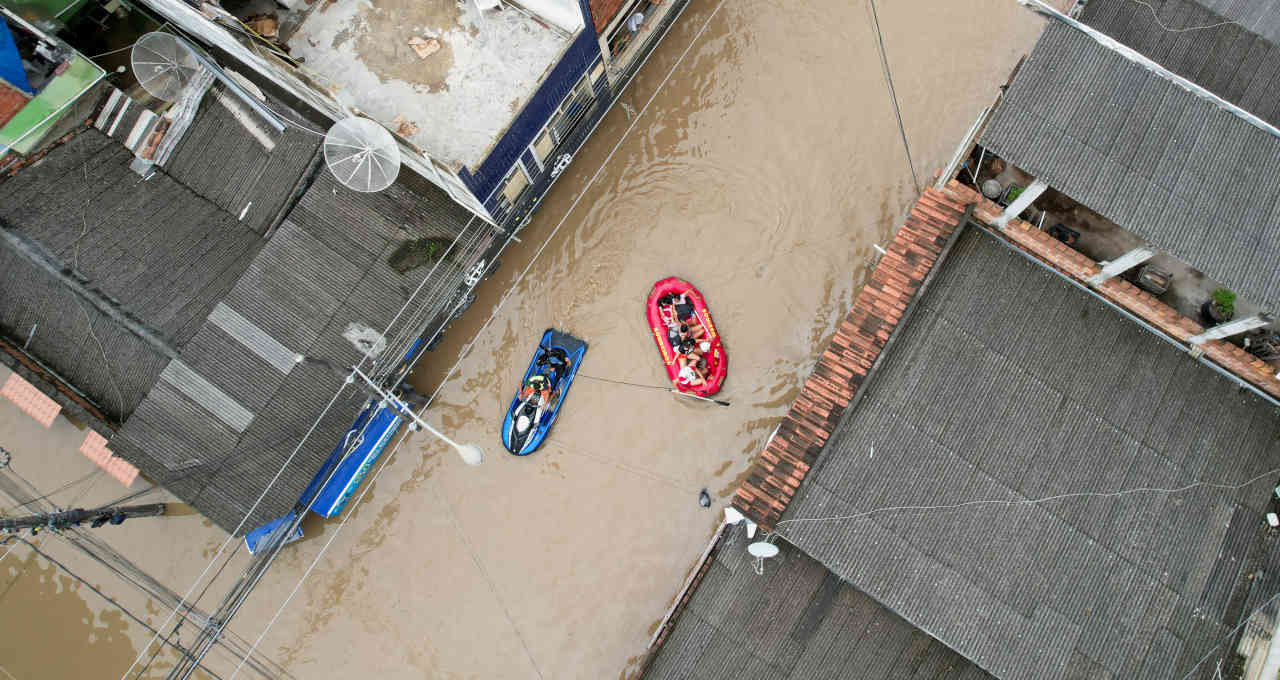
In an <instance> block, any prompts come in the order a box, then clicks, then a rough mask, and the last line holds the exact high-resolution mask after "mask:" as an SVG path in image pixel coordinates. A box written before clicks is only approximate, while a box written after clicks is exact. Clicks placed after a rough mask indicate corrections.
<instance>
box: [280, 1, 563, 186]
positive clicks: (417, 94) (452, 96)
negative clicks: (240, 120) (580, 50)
mask: <svg viewBox="0 0 1280 680" xmlns="http://www.w3.org/2000/svg"><path fill="white" fill-rule="evenodd" d="M415 37H419V38H423V39H424V40H430V39H431V38H434V39H436V40H438V41H439V43H440V48H439V50H438V51H436V52H435V53H434V54H431V55H429V56H427V57H425V58H419V56H418V55H417V53H415V52H414V50H413V48H412V47H411V46H410V45H409V40H410V39H412V38H415ZM568 44H569V37H567V36H565V35H564V34H563V33H562V32H560V31H559V30H558V29H552V28H548V27H547V26H545V25H543V24H541V23H539V22H538V21H536V20H534V19H532V18H530V17H529V16H526V15H525V14H523V13H522V12H521V11H519V10H517V9H515V8H514V7H507V8H506V9H500V10H499V9H495V10H487V11H485V12H484V13H483V16H481V15H480V13H479V11H478V10H477V9H476V6H475V4H474V3H470V2H468V3H463V4H462V5H461V6H459V3H457V2H455V1H454V0H374V1H373V2H370V1H369V0H357V1H356V2H348V3H329V2H325V3H323V4H322V5H321V6H320V7H318V8H317V9H316V10H315V11H313V12H312V13H311V15H310V16H309V17H307V19H306V20H305V21H304V22H303V24H302V26H301V27H300V28H299V29H298V31H297V32H296V33H295V34H294V35H293V37H292V38H291V39H290V40H289V48H290V50H291V52H292V54H293V56H295V57H302V58H305V60H306V62H305V63H304V64H303V67H304V69H306V71H307V72H309V73H312V74H316V75H318V76H319V79H320V80H321V81H322V82H323V81H327V82H328V84H331V85H332V86H334V87H335V90H334V92H335V95H336V96H337V97H338V98H339V99H341V100H342V101H343V103H345V104H349V105H353V106H355V107H357V108H359V109H360V110H361V111H363V112H365V113H366V114H368V115H370V116H372V117H373V118H375V119H377V120H378V121H380V122H382V123H383V124H384V125H386V126H387V127H388V128H389V129H391V130H395V129H396V128H397V127H398V126H399V125H400V123H399V122H398V121H396V118H397V116H403V118H404V120H406V121H409V122H412V123H416V124H417V126H418V128H417V131H416V132H413V133H412V134H406V135H405V136H406V137H407V138H408V139H410V140H411V141H412V142H413V143H414V144H417V145H418V146H420V147H422V149H423V150H425V151H426V152H427V153H428V154H429V155H431V156H432V157H434V158H437V159H439V160H441V161H444V162H446V163H448V164H450V165H452V166H455V167H456V166H459V165H466V166H469V167H472V168H474V167H475V166H476V165H478V164H479V162H480V161H481V160H482V159H483V158H484V156H485V155H486V153H487V152H488V149H489V147H490V145H491V144H492V143H493V142H494V141H495V140H496V139H497V138H498V137H499V136H500V135H501V134H502V132H503V130H505V129H506V127H507V125H508V124H509V123H510V122H511V120H512V119H513V118H514V117H515V115H516V114H517V113H519V111H520V109H521V107H523V106H524V104H525V102H526V101H528V99H529V97H530V96H531V95H532V94H533V93H534V92H535V91H536V90H537V87H538V83H539V82H540V81H541V79H542V77H543V75H544V74H546V72H547V71H548V69H550V68H551V66H552V65H553V64H554V63H555V62H556V60H557V59H559V57H560V54H561V53H562V52H564V50H565V48H566V47H567V46H568Z"/></svg>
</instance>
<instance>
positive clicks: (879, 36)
mask: <svg viewBox="0 0 1280 680" xmlns="http://www.w3.org/2000/svg"><path fill="white" fill-rule="evenodd" d="M867 4H868V5H870V6H871V18H872V20H873V21H874V22H875V27H876V44H877V45H878V46H879V47H880V66H881V68H883V69H884V82H885V84H886V85H888V86H889V99H890V100H891V101H892V102H893V114H894V115H895V116H897V117H898V132H899V133H901V134H902V146H903V147H904V148H906V150H907V167H909V168H911V182H912V185H913V186H914V187H915V190H916V191H920V179H919V178H918V177H916V164H915V161H913V160H911V144H910V143H909V142H907V128H906V126H905V125H903V124H902V109H900V108H898V93H897V91H895V90H894V87H893V74H892V73H890V72H889V55H888V54H887V53H886V52H885V49H884V34H883V33H881V32H880V15H879V14H877V13H876V0H867Z"/></svg>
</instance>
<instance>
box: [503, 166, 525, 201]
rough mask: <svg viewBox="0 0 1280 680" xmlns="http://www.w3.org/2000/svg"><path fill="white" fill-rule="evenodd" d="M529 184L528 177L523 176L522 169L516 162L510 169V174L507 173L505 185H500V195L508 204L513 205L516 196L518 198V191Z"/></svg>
mask: <svg viewBox="0 0 1280 680" xmlns="http://www.w3.org/2000/svg"><path fill="white" fill-rule="evenodd" d="M527 186H529V178H528V177H525V174H524V169H523V168H521V167H520V164H519V163H517V164H516V167H514V168H512V169H511V174H510V175H507V183H506V186H504V187H502V197H503V198H505V199H507V203H508V204H509V205H514V204H515V202H516V199H517V198H520V192H522V191H524V188H525V187H527Z"/></svg>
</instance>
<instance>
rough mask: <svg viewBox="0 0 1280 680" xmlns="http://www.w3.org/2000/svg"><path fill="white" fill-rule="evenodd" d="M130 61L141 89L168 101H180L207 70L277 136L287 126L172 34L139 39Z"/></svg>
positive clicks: (145, 36) (155, 33) (131, 53)
mask: <svg viewBox="0 0 1280 680" xmlns="http://www.w3.org/2000/svg"><path fill="white" fill-rule="evenodd" d="M129 62H130V64H131V65H132V66H133V74H134V76H135V77H136V78H137V79H138V84H139V85H142V89H144V90H146V91H147V92H148V93H149V94H151V96H153V97H156V98H157V99H163V100H164V101H167V102H171V101H175V100H177V99H178V98H179V97H180V96H182V91H183V89H184V88H186V86H187V85H188V84H189V83H191V81H192V80H194V79H195V77H196V75H197V74H198V73H200V72H202V71H208V72H209V73H211V74H213V77H214V78H217V79H218V82H220V83H222V84H223V85H225V86H226V87H227V89H228V90H230V91H231V92H232V93H233V94H234V95H235V96H237V97H239V98H240V100H241V101H243V102H244V103H245V104H247V105H248V106H249V108H251V109H253V110H254V111H257V112H258V115H260V116H262V118H263V120H265V121H267V123H268V124H269V125H271V127H273V128H275V131H276V132H277V133H281V132H284V123H283V122H281V120H280V118H279V116H277V115H276V114H275V112H274V111H272V110H271V109H269V108H267V106H266V105H265V104H264V103H263V102H261V101H259V100H258V99H257V98H255V97H254V95H253V94H251V93H250V92H249V91H247V90H246V89H245V88H244V86H243V85H242V84H241V83H239V82H237V81H236V80H235V79H234V78H231V77H230V76H228V75H227V72H226V71H224V70H223V69H222V68H221V67H219V66H218V65H217V64H216V63H214V61H213V60H212V59H210V58H209V57H208V56H206V55H204V54H202V53H201V52H199V51H198V50H196V48H194V47H192V46H191V43H188V42H187V41H186V40H183V39H182V38H180V37H178V36H176V35H174V34H172V33H160V32H159V31H152V32H151V33H147V34H146V35H144V36H142V37H141V38H138V41H137V42H135V43H134V44H133V50H132V51H130V52H129Z"/></svg>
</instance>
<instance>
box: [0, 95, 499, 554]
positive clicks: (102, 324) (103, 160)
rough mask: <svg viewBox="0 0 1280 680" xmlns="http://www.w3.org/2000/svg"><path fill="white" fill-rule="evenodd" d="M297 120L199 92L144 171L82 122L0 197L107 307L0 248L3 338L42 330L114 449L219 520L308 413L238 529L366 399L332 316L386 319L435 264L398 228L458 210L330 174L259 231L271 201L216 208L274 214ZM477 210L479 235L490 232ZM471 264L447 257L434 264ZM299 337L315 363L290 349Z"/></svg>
mask: <svg viewBox="0 0 1280 680" xmlns="http://www.w3.org/2000/svg"><path fill="white" fill-rule="evenodd" d="M133 108H136V109H138V110H141V107H140V106H137V105H136V104H135V105H134V106H133V107H131V109H133ZM125 114H126V115H125V116H124V117H120V116H116V117H114V118H111V120H115V119H116V118H120V119H121V124H120V125H119V126H117V131H116V136H117V138H118V137H119V136H120V135H127V134H128V130H129V129H130V120H132V118H129V116H135V117H136V115H135V114H136V112H133V111H131V110H126V111H125ZM290 130H291V131H290V132H286V134H285V135H283V136H281V137H278V138H275V139H274V141H273V144H271V145H270V147H271V148H269V149H268V148H267V147H266V146H263V145H262V144H261V143H260V141H259V140H258V139H255V138H254V137H253V136H252V135H251V134H249V133H248V132H247V131H246V130H245V129H244V127H243V126H242V125H241V122H240V121H239V120H237V119H236V118H235V116H233V115H231V114H230V113H229V112H228V111H227V109H226V108H225V107H223V106H222V105H221V104H220V103H219V102H217V101H214V100H213V99H206V101H205V103H204V105H203V107H202V109H201V111H200V113H199V114H198V115H197V116H196V118H195V119H194V121H193V123H192V126H191V128H190V129H189V130H188V132H187V137H186V138H185V139H184V140H183V142H182V144H181V145H180V146H179V148H178V149H177V152H176V153H175V155H174V157H173V158H172V159H171V162H170V163H169V164H168V166H167V167H166V168H164V169H162V170H160V171H157V172H155V173H154V174H152V175H151V176H150V178H148V179H143V178H142V177H140V176H139V175H137V174H136V173H134V172H133V171H132V170H131V169H130V168H129V162H130V161H131V160H132V155H131V154H130V153H129V152H128V151H127V150H126V149H125V148H124V147H123V146H121V145H120V143H119V141H118V139H112V138H111V137H109V136H107V135H106V134H104V133H102V132H99V131H98V130H97V129H94V128H86V129H83V130H82V131H80V132H79V133H78V134H76V135H75V136H73V137H71V138H70V140H69V141H67V142H66V143H64V144H62V145H61V146H58V147H57V148H54V149H52V150H51V151H50V152H49V153H47V154H46V155H45V156H44V157H43V158H41V159H40V160H39V161H37V162H33V163H31V164H30V165H29V166H26V167H23V168H22V169H21V171H20V172H19V173H18V174H17V175H16V176H14V177H12V178H10V179H8V180H7V181H5V183H4V185H3V186H4V191H5V194H6V200H5V201H3V202H0V220H3V224H4V226H5V228H12V229H14V230H15V231H17V232H18V236H21V238H23V239H27V240H29V241H30V242H32V243H35V244H37V245H38V246H39V249H38V254H41V256H42V257H45V258H46V259H49V260H53V261H55V262H57V263H61V264H62V265H66V266H67V267H68V268H70V269H74V270H75V271H76V272H77V273H78V275H79V276H80V277H81V278H82V279H83V280H84V281H85V283H84V286H83V287H84V288H87V289H91V290H96V291H98V292H97V293H96V294H98V295H100V296H101V297H102V304H101V305H100V306H101V307H102V309H99V308H96V307H94V306H92V305H88V304H85V305H78V304H77V302H78V298H77V294H76V293H75V292H73V291H72V290H71V288H70V287H69V285H68V281H66V280H60V279H59V277H58V276H57V275H55V273H54V272H56V271H57V270H56V269H55V270H49V269H48V268H45V269H41V267H40V266H38V263H34V262H33V261H32V258H31V256H30V255H31V253H24V252H19V251H18V250H15V249H14V248H9V247H6V246H0V331H2V332H3V333H4V335H5V336H7V337H8V338H9V339H10V342H9V343H8V344H9V345H16V346H19V347H20V346H22V344H23V343H24V342H25V341H26V338H27V335H28V334H29V333H30V331H31V329H32V328H33V327H35V328H37V331H36V333H35V334H34V335H33V336H32V339H31V343H30V346H29V351H30V352H31V353H32V354H33V355H35V356H36V357H38V358H40V359H41V360H42V361H44V362H45V363H46V364H47V365H49V366H50V367H51V368H53V369H54V370H55V371H57V372H58V373H60V374H61V375H62V376H63V377H65V378H66V379H67V380H68V381H69V382H70V383H71V384H73V385H75V386H76V387H77V388H79V389H81V390H83V391H84V392H85V393H86V394H88V395H89V396H90V398H92V399H93V400H94V401H95V402H97V403H99V404H101V405H102V406H103V408H104V409H106V410H107V411H109V412H110V413H111V414H112V415H114V416H117V417H119V418H120V419H122V420H125V424H124V425H123V427H121V428H120V430H119V432H117V434H116V435H115V436H114V437H113V438H112V440H111V444H110V446H111V449H112V450H114V451H115V452H116V453H117V454H118V455H120V456H121V457H122V458H124V459H126V460H128V461H129V462H130V463H132V464H134V465H136V466H137V467H138V468H139V469H141V470H142V471H143V472H144V473H145V474H146V475H147V476H148V477H150V478H152V479H153V480H155V481H157V482H158V483H160V484H162V485H164V486H167V487H169V488H170V489H171V490H172V491H173V492H174V493H175V494H177V495H178V496H179V497H180V498H182V499H183V500H184V501H186V502H188V503H190V504H191V505H192V506H193V507H195V508H196V509H197V510H198V511H199V512H201V513H202V514H204V515H205V516H206V517H208V518H209V519H210V520H212V521H213V522H215V523H216V524H218V525H219V526H221V527H222V528H224V529H226V530H228V531H230V530H232V529H234V528H236V527H237V526H238V525H239V524H240V522H241V520H242V519H243V518H244V517H245V513H246V512H247V511H248V509H249V508H250V507H251V506H252V505H253V504H254V502H255V501H256V500H257V499H258V497H259V496H260V495H262V493H263V490H264V489H266V485H267V483H268V482H270V481H271V479H272V478H273V477H274V476H275V475H276V473H277V472H278V471H280V469H281V466H282V465H283V464H284V461H285V460H287V459H288V458H289V457H290V455H291V454H293V452H294V450H295V447H297V446H298V442H299V441H301V440H302V439H303V437H304V436H305V435H306V434H307V432H308V430H309V429H310V428H311V426H312V424H313V423H316V422H317V419H319V422H318V424H317V425H316V429H315V431H314V432H313V433H312V435H311V436H310V437H308V438H307V440H306V443H305V444H304V445H303V446H302V447H301V448H299V449H298V454H297V456H296V458H295V459H294V461H293V463H292V464H291V465H290V466H288V468H287V469H285V470H284V471H283V473H282V474H281V477H280V480H279V482H278V483H277V484H276V485H275V486H274V487H272V488H271V489H270V492H269V493H268V494H267V495H266V497H265V498H264V500H263V503H262V506H261V507H260V508H259V509H258V511H257V512H256V513H255V514H254V516H253V517H250V518H249V522H248V524H247V527H248V528H252V527H253V526H257V525H258V524H261V523H263V522H264V521H266V520H269V519H273V518H275V517H277V516H279V515H281V514H283V513H284V512H285V511H286V510H288V509H289V508H290V507H291V506H292V505H293V504H294V503H295V502H296V500H297V498H298V496H299V494H300V493H301V491H302V489H303V488H304V487H305V486H306V485H307V484H308V483H309V482H310V480H311V477H312V475H313V474H314V473H315V471H316V470H317V469H318V468H319V467H320V464H321V462H322V461H323V460H324V459H325V457H327V456H328V454H329V452H330V451H331V450H332V449H333V447H334V446H335V445H336V444H337V443H338V442H339V441H340V440H341V438H342V435H343V434H344V433H345V431H346V429H347V428H348V427H349V426H350V424H351V421H352V420H353V419H354V417H355V415H356V413H357V412H358V409H359V407H360V406H361V404H362V403H363V402H364V401H365V398H366V397H365V395H364V393H362V392H360V391H358V390H357V389H356V388H354V387H352V386H349V385H347V384H346V382H345V380H344V379H345V375H346V370H347V367H349V366H351V365H353V364H355V363H356V362H357V361H358V360H359V358H360V356H361V355H360V353H359V352H358V351H357V350H356V348H355V347H354V346H353V345H352V344H351V342H349V341H348V340H346V339H345V338H343V337H342V333H343V332H344V331H345V330H346V329H347V326H348V325H350V324H351V323H353V322H358V323H360V324H362V325H364V326H368V327H371V328H374V329H377V330H382V329H383V328H386V327H387V325H388V324H389V323H390V321H391V318H392V317H393V315H395V313H396V312H397V311H398V310H399V309H400V308H401V305H402V304H403V303H404V302H405V300H407V299H408V298H409V296H410V294H411V293H412V292H413V291H414V290H416V289H417V288H418V286H419V284H420V283H421V282H422V279H423V277H425V276H426V274H427V273H428V270H430V267H423V268H420V269H417V270H415V271H411V272H410V273H409V274H408V275H402V274H399V273H397V272H395V271H394V270H392V269H391V268H390V267H389V266H388V264H387V261H388V258H389V256H390V254H391V253H392V252H394V251H395V249H396V248H397V247H398V246H399V245H400V244H401V243H402V242H404V241H407V240H410V239H419V238H425V237H443V238H449V239H452V237H453V236H454V235H455V234H457V233H459V232H460V231H461V230H462V229H463V228H464V225H466V224H468V223H469V222H470V219H469V218H470V215H469V214H468V213H467V212H466V211H465V210H464V209H463V208H461V207H459V206H458V205H457V204H455V203H454V202H453V201H452V200H450V199H449V198H448V196H446V195H445V194H444V193H443V192H442V191H440V190H438V189H436V188H435V187H433V186H431V185H426V183H419V185H418V186H419V188H418V191H416V192H415V191H410V190H409V189H407V188H406V186H404V185H403V184H399V183H398V184H396V185H393V186H392V187H391V188H389V189H387V190H386V191H383V192H379V193H376V194H361V193H357V192H353V191H350V190H348V189H346V188H344V187H342V186H340V185H339V184H338V183H337V182H336V181H334V180H333V178H332V177H331V176H330V175H329V174H328V173H327V172H322V173H320V174H319V175H318V176H317V177H316V179H315V182H314V184H312V185H311V186H310V188H309V189H307V190H306V192H305V193H304V194H302V195H301V198H300V199H299V200H298V202H297V205H296V206H294V207H293V209H292V210H290V211H289V214H288V219H287V220H285V221H282V222H281V225H280V226H279V228H278V229H276V230H275V231H274V232H273V233H272V235H271V237H270V238H269V239H268V240H266V241H264V240H263V239H262V237H261V235H260V234H258V233H255V231H253V230H251V229H250V228H249V227H252V229H257V230H263V229H266V228H268V227H270V226H271V225H272V224H274V218H275V217H276V216H277V215H274V214H273V215H272V219H266V218H265V217H262V216H259V217H255V214H256V213H255V212H254V211H255V210H256V207H255V208H251V210H250V212H249V213H247V217H246V219H245V221H243V222H242V221H240V220H238V219H237V216H238V212H237V213H236V214H235V215H233V214H230V213H229V212H228V210H231V209H235V210H236V211H238V210H240V209H241V208H242V203H247V202H249V201H253V202H254V206H258V205H259V202H260V201H261V200H263V197H265V198H266V200H267V203H268V204H269V205H271V206H275V207H274V208H272V209H271V210H267V211H266V212H267V213H271V212H272V210H275V211H276V212H277V213H278V212H280V211H282V210H284V209H286V208H288V206H289V202H290V201H291V198H292V197H293V196H294V195H295V192H296V191H301V188H302V187H303V186H305V184H306V182H307V181H308V180H309V178H310V177H311V171H312V170H313V169H314V166H313V161H314V158H315V151H316V148H317V144H318V141H319V140H318V138H315V137H310V136H308V137H306V138H304V137H297V135H298V134H304V135H305V133H297V131H296V130H293V129H292V128H290ZM175 176H180V178H181V180H182V181H178V179H175ZM406 179H407V180H412V179H413V178H411V177H410V178H406ZM424 185H425V188H424ZM193 188H195V189H196V191H193V190H192V189H193ZM205 193H207V194H208V196H207V197H206V196H203V195H201V194H205ZM86 206H87V208H88V209H87V210H86V209H85V208H86ZM280 217H281V219H282V220H283V216H280ZM246 225H248V226H246ZM480 228H481V229H482V230H484V233H483V234H481V235H480V236H478V237H477V242H478V243H480V244H482V245H483V244H484V243H489V242H491V241H492V238H494V233H493V232H492V230H490V228H489V227H480ZM485 235H487V237H488V239H489V240H484V236H485ZM6 242H7V241H6ZM32 252H36V251H32ZM44 253H47V255H44ZM24 255H25V257H24ZM464 266H469V263H467V264H465V265H464V264H454V263H444V264H442V265H441V267H440V268H439V270H437V271H436V273H435V275H434V276H435V279H433V282H440V281H441V280H445V279H447V280H450V281H452V280H453V279H454V278H455V277H456V276H457V275H459V274H460V272H461V267H464ZM64 278H65V277H64ZM441 288H442V289H445V288H448V287H447V286H443V285H442V286H441ZM427 289H428V290H431V289H432V287H431V286H428V287H427ZM454 296H455V291H454V290H452V289H448V290H444V292H443V293H440V294H438V295H428V296H426V297H424V298H422V299H421V300H420V304H418V305H415V306H414V308H413V309H411V310H410V311H411V312H412V313H411V314H409V315H407V316H406V317H405V319H402V320H401V326H399V327H398V329H399V328H403V327H404V325H405V324H406V322H412V323H408V325H409V326H410V330H409V333H410V335H412V334H413V333H415V332H416V331H417V330H420V329H419V328H417V327H416V326H414V324H419V325H420V326H425V324H426V323H427V321H428V320H430V319H432V318H434V317H435V316H436V314H437V313H438V312H440V311H441V310H442V309H444V307H445V306H446V305H448V304H450V303H451V302H452V301H453V300H454ZM78 306H83V307H84V312H83V313H80V312H78V311H76V310H77V307H78ZM115 307H118V308H119V310H120V313H121V314H122V315H124V316H122V317H121V318H124V317H128V318H129V319H134V320H136V321H137V328H136V329H134V331H133V332H131V331H130V329H129V328H128V327H126V325H123V324H122V323H121V322H120V319H117V318H113V317H111V316H110V315H108V314H105V313H104V312H103V309H114V308H115ZM90 324H91V325H92V330H91V328H90ZM139 330H142V331H146V333H147V335H146V337H142V336H140V335H139V334H138V331H139ZM148 340H150V342H148ZM299 354H302V355H306V356H307V357H309V358H312V359H315V360H316V361H313V362H305V363H296V361H295V358H296V356H297V355H299ZM104 356H105V357H106V358H105V359H104ZM173 357H177V358H176V359H174V358H173ZM397 360H398V357H388V363H393V364H394V363H398V361H397ZM162 373H163V375H164V376H165V378H164V379H159V378H160V377H161V375H162ZM335 393H337V395H338V396H337V397H336V398H335V397H334V394H335ZM331 399H335V401H334V403H333V406H332V408H331V409H330V411H329V412H328V413H327V414H326V415H325V416H324V417H323V418H321V412H322V410H323V409H324V408H325V406H326V404H328V403H329V402H330V400H331Z"/></svg>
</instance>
